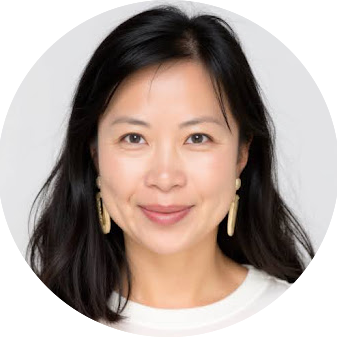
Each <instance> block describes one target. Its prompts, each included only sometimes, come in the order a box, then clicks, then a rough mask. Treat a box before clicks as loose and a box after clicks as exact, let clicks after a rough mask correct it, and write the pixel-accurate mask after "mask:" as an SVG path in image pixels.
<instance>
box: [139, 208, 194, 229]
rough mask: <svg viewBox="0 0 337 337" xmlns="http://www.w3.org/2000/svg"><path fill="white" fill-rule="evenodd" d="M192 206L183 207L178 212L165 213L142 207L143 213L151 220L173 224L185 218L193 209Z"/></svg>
mask: <svg viewBox="0 0 337 337" xmlns="http://www.w3.org/2000/svg"><path fill="white" fill-rule="evenodd" d="M191 208H192V206H191V207H188V208H185V209H182V210H180V211H177V212H171V213H163V212H154V211H150V210H148V209H146V208H144V207H140V209H141V210H142V211H143V213H144V214H145V215H146V216H147V217H148V218H149V219H150V220H151V221H154V222H156V223H159V224H162V225H171V224H174V223H176V222H178V221H179V220H181V219H183V218H184V217H185V216H186V215H187V214H188V213H189V212H190V210H191Z"/></svg>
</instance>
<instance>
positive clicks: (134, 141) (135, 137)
mask: <svg viewBox="0 0 337 337" xmlns="http://www.w3.org/2000/svg"><path fill="white" fill-rule="evenodd" d="M128 137H130V138H129V140H130V141H127V143H129V144H142V143H139V142H138V141H139V139H140V138H142V136H141V135H139V134H138V133H128V134H127V135H125V136H123V137H122V139H121V140H124V139H127V138H128Z"/></svg>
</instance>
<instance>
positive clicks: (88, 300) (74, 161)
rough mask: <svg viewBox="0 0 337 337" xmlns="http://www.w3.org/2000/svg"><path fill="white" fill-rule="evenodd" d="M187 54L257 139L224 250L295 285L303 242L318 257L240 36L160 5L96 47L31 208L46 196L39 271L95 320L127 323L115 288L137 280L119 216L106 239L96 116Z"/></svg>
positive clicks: (36, 241)
mask: <svg viewBox="0 0 337 337" xmlns="http://www.w3.org/2000/svg"><path fill="white" fill-rule="evenodd" d="M182 59H186V60H196V61H198V62H201V63H202V64H203V65H204V66H205V67H206V69H207V70H208V72H209V74H210V75H211V78H212V81H213V85H214V91H215V93H216V95H217V98H218V100H219V104H220V106H221V109H222V112H223V114H224V116H225V118H226V111H225V107H224V103H223V102H224V101H223V93H225V95H226V99H227V100H228V103H229V106H230V109H231V112H232V113H233V116H234V118H235V119H236V121H237V123H238V125H239V132H240V137H239V140H240V143H241V144H242V143H243V142H248V141H249V140H251V145H250V150H249V159H248V162H247V165H246V167H245V169H244V170H243V172H242V174H241V177H240V178H241V180H242V188H241V189H240V190H239V191H238V194H239V196H240V203H239V209H238V215H237V219H236V227H235V234H234V236H232V237H229V236H228V235H227V233H226V224H227V215H226V217H225V218H224V219H223V221H221V223H220V224H219V227H218V235H217V244H218V245H219V247H220V248H221V250H222V252H223V253H224V254H225V255H226V256H228V257H229V258H231V259H233V260H234V261H236V262H238V263H240V264H250V265H253V266H255V267H256V268H259V269H261V270H264V271H266V272H267V273H269V274H270V275H273V276H276V277H278V278H280V279H283V280H286V281H288V282H290V283H293V282H295V280H296V279H297V278H298V277H299V276H300V275H301V273H302V272H303V271H304V269H305V268H306V266H305V263H304V260H303V259H304V256H303V253H301V251H300V249H299V248H304V251H305V252H307V253H308V255H309V256H310V258H313V257H314V250H313V246H312V243H311V241H310V238H309V237H308V235H307V234H306V233H305V230H304V229H303V227H301V225H300V223H299V221H298V219H297V218H296V216H295V215H294V214H293V212H292V211H291V209H290V208H289V207H288V206H287V205H286V204H285V202H284V201H283V199H282V198H281V196H280V194H279V192H278V187H277V186H278V182H277V176H276V169H275V166H276V164H275V163H276V157H275V153H274V148H275V127H274V125H273V123H272V120H271V118H270V116H269V114H268V111H267V109H266V107H265V105H264V103H263V100H262V95H261V90H260V88H259V85H258V83H257V82H256V79H255V78H254V75H253V72H252V70H251V68H250V66H249V64H248V62H247V59H246V57H245V55H244V53H243V50H242V47H241V44H240V41H239V39H238V37H237V35H236V33H235V32H234V31H233V29H232V28H231V27H230V26H229V25H228V24H227V23H226V22H225V21H224V20H223V19H221V18H219V17H217V16H215V15H210V14H207V13H199V14H198V15H194V16H192V17H189V16H188V15H187V14H186V13H184V12H183V11H182V10H181V9H179V8H176V7H174V6H166V5H161V6H156V7H154V8H152V9H149V10H146V11H143V12H141V13H139V14H137V15H135V16H133V17H131V18H129V19H128V20H126V21H124V22H123V23H122V24H120V25H119V26H118V27H117V28H115V29H114V30H113V31H112V32H111V33H110V34H109V35H108V36H107V37H106V38H105V39H104V40H103V41H102V42H101V44H100V45H99V46H98V48H97V49H96V50H95V52H94V53H93V55H92V57H91V59H90V61H89V62H88V64H87V66H86V67H85V69H84V72H83V74H82V76H81V78H80V80H79V83H78V86H77V89H76V92H75V95H74V98H73V102H72V111H71V114H70V117H69V122H68V127H67V132H66V136H65V139H64V141H63V144H62V148H61V151H60V154H59V157H58V159H57V161H56V164H55V166H54V168H53V170H52V172H51V174H50V176H49V177H48V178H47V180H46V181H45V183H44V185H43V186H42V188H41V190H40V191H39V193H38V195H37V196H36V198H35V199H34V202H33V204H32V207H31V211H30V214H29V221H30V220H31V215H32V211H33V208H34V205H35V204H36V201H37V200H39V203H38V206H37V209H36V213H35V216H34V224H35V225H36V226H35V228H34V232H33V235H32V236H31V238H30V241H29V244H28V247H27V252H26V258H27V256H28V254H29V253H30V257H29V258H27V260H28V261H29V263H30V265H31V268H32V269H33V271H34V272H35V273H36V274H37V275H38V277H39V278H40V279H41V280H42V282H43V283H44V284H45V285H46V286H47V287H49V288H50V289H51V290H52V291H53V292H54V293H55V294H56V295H57V296H58V297H59V298H61V299H62V300H63V301H64V302H66V303H67V304H68V305H70V306H71V307H73V308H74V309H76V310H77V311H79V312H80V313H82V314H84V315H86V316H88V317H90V318H92V319H94V320H101V319H103V320H107V321H110V322H117V321H120V320H122V319H124V317H125V316H122V315H121V312H122V310H123V309H124V307H125V305H126V303H125V305H124V306H123V308H122V306H121V297H119V302H118V304H119V305H118V308H117V310H116V311H114V310H112V308H111V307H109V305H108V304H107V301H108V299H109V297H110V296H111V293H112V291H113V290H114V289H118V290H119V293H120V294H122V293H123V282H122V280H121V277H122V272H123V271H126V275H127V281H128V292H127V294H128V295H127V300H129V296H130V289H131V286H132V284H131V270H130V267H129V264H128V261H127V257H126V254H125V246H124V236H123V231H122V230H121V228H120V227H119V226H118V225H117V224H116V223H115V222H114V221H113V219H111V221H112V226H111V231H110V233H109V234H107V235H105V234H103V232H102V230H101V227H100V224H99V218H98V214H97V208H96V201H95V195H96V193H97V189H96V184H95V179H96V177H97V172H96V168H95V165H94V162H93V159H92V157H91V154H90V146H91V145H92V144H95V141H96V140H97V125H98V119H99V117H100V116H101V115H102V114H103V113H104V111H105V109H106V107H107V105H108V103H109V101H110V99H112V98H113V95H114V92H115V90H116V89H117V87H118V86H119V84H120V83H121V82H122V81H123V80H124V79H125V78H127V77H128V76H129V75H131V74H133V73H134V72H135V71H137V70H139V69H142V68H144V67H146V66H151V65H158V66H159V65H161V64H163V63H164V62H168V61H172V60H182ZM226 120H227V119H226Z"/></svg>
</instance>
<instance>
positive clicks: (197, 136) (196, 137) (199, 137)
mask: <svg viewBox="0 0 337 337" xmlns="http://www.w3.org/2000/svg"><path fill="white" fill-rule="evenodd" d="M202 137H206V138H208V139H209V140H211V137H210V136H208V135H206V134H204V133H194V134H193V135H191V136H190V137H189V138H192V139H194V140H196V143H193V144H204V143H205V142H204V143H203V142H202Z"/></svg>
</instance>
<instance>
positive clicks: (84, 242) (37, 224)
mask: <svg viewBox="0 0 337 337" xmlns="http://www.w3.org/2000/svg"><path fill="white" fill-rule="evenodd" d="M145 7H146V8H145ZM213 9H214V8H213ZM110 17H111V15H110ZM97 22H99V20H97V19H96V26H97ZM106 22H108V20H106V21H105V25H102V27H101V28H99V27H98V28H97V32H98V31H99V34H98V33H97V34H96V35H94V34H95V32H93V31H91V30H90V29H89V28H90V25H89V24H88V30H87V31H88V32H91V34H92V35H91V37H89V36H90V34H88V39H89V40H88V43H87V47H83V50H82V51H81V52H82V54H83V55H85V56H84V57H83V59H81V60H79V61H78V62H77V63H76V67H77V68H76V69H77V71H78V74H77V76H75V75H74V74H75V72H74V73H68V72H67V71H66V68H65V70H64V72H63V74H62V78H69V81H70V82H71V83H72V88H73V90H72V91H69V90H68V94H69V96H64V97H63V102H65V103H64V105H63V108H64V109H63V111H60V114H62V125H61V124H59V125H57V126H56V128H55V123H50V122H48V118H49V117H46V119H45V120H44V121H42V122H41V126H40V127H41V128H44V127H45V126H44V125H47V123H49V125H50V124H54V125H50V127H54V130H56V129H58V130H59V132H60V133H62V137H58V140H57V141H55V143H53V144H54V145H53V147H54V149H55V153H57V155H55V156H54V157H52V158H51V156H52V155H50V157H49V160H50V162H52V163H53V164H52V166H48V165H47V164H46V165H45V166H41V167H40V168H37V170H41V171H40V179H41V180H40V181H41V182H42V183H41V184H40V185H38V186H37V184H36V183H35V188H34V191H31V192H30V193H31V194H30V195H29V197H28V196H27V198H26V199H27V204H29V214H28V216H26V222H25V226H26V227H25V229H24V230H26V228H27V231H28V228H29V237H28V238H27V242H26V241H25V240H23V239H22V246H24V251H23V252H22V253H23V254H25V257H26V261H27V263H28V264H29V266H30V267H31V269H32V271H33V272H34V273H35V274H36V276H37V277H38V279H39V280H41V283H42V284H44V285H45V286H46V287H47V288H49V289H50V290H51V291H52V292H53V293H54V294H55V295H56V296H57V297H59V298H60V299H61V300H62V301H63V302H65V303H66V304H68V305H69V306H70V307H72V308H73V309H75V310H76V311H78V312H79V313H81V314H83V315H84V316H87V317H88V318H90V319H92V320H94V321H97V322H99V323H101V324H104V325H106V326H108V327H111V328H114V329H117V330H121V331H125V332H131V333H134V334H139V335H148V336H191V335H198V334H202V333H207V332H212V331H215V330H219V329H222V328H226V327H228V326H230V325H232V324H236V323H238V322H240V321H242V320H244V319H246V318H248V317H250V316H252V315H254V314H255V313H257V312H259V311H260V310H262V309H263V308H265V307H267V306H268V305H269V304H271V303H272V302H274V301H275V300H277V298H279V297H280V296H281V295H282V294H284V293H285V292H286V291H287V290H288V289H289V288H290V287H291V286H292V285H293V284H294V283H295V282H296V280H298V279H299V277H300V276H301V275H302V274H303V272H304V271H305V269H306V268H307V266H308V264H309V263H310V262H311V260H312V259H313V258H314V256H315V254H316V251H317V248H318V242H319V240H316V241H315V238H314V236H315V229H313V228H315V219H314V217H312V218H311V217H310V214H309V213H306V211H305V209H306V208H305V207H304V206H303V204H301V202H302V199H301V198H296V196H297V195H296V194H292V192H291V191H292V189H291V188H294V189H296V188H297V187H300V185H296V184H295V185H292V186H291V181H297V180H296V179H297V178H296V177H297V176H296V172H294V171H293V170H291V169H290V167H291V166H290V165H289V166H288V167H287V169H285V170H284V171H282V174H284V175H283V176H282V177H283V180H282V181H283V182H284V185H282V186H290V188H289V189H287V188H286V187H283V188H281V186H280V181H279V173H280V171H281V170H282V164H284V163H285V164H286V163H287V162H286V160H284V161H278V160H279V158H281V157H282V155H283V154H284V155H285V156H284V157H282V158H283V159H284V158H292V159H295V158H294V157H290V156H291V153H290V152H287V151H284V152H282V151H283V150H284V148H282V146H281V145H279V143H278V139H279V138H278V137H279V136H287V135H290V134H291V131H290V129H291V127H289V128H288V129H287V126H286V125H284V128H283V129H282V127H281V128H280V129H282V130H280V133H278V130H279V129H278V127H276V124H277V122H278V121H282V113H283V112H282V109H279V110H278V108H277V107H275V105H274V106H272V105H271V104H270V102H275V101H276V99H274V98H272V96H268V94H267V92H268V91H265V90H264V86H265V83H267V81H265V82H264V84H262V83H261V82H260V78H261V74H262V77H263V71H266V72H265V74H266V73H267V71H268V70H266V69H267V66H265V64H263V63H260V64H259V63H258V62H256V63H254V67H253V66H252V64H253V62H251V60H253V58H254V57H253V52H251V47H252V46H253V43H252V44H251V45H250V46H249V45H248V44H247V45H246V44H245V43H244V42H243V40H242V39H241V35H240V34H239V30H237V29H236V28H235V27H236V25H235V20H234V19H233V17H232V19H231V18H230V17H228V19H226V17H224V16H223V15H222V14H221V13H219V14H216V13H215V11H214V10H213V11H212V10H211V7H210V10H207V9H206V6H204V7H201V6H200V7H198V4H197V3H190V5H189V6H188V5H185V7H184V5H178V4H177V5H173V4H172V5H170V4H169V3H167V4H163V3H157V4H156V2H155V1H154V2H153V3H152V4H151V3H150V2H149V3H147V5H146V6H144V5H143V7H142V8H141V7H140V5H139V8H138V7H136V6H135V7H134V9H133V10H130V11H128V12H127V14H126V12H125V13H124V15H123V17H120V19H119V20H118V19H117V18H116V20H115V21H111V20H110V24H107V23H106ZM240 31H241V30H240ZM254 34H256V31H254V30H250V31H247V35H246V38H247V37H251V39H254V37H252V36H253V35H254ZM89 41H90V42H89ZM275 43H276V42H275ZM81 45H83V46H85V45H86V42H85V39H84V40H82V42H81ZM68 47H69V49H68V51H67V53H71V50H72V49H71V48H76V47H74V46H71V45H70V44H69V45H68ZM260 47H261V46H259V48H260ZM79 48H80V47H79ZM85 48H87V49H85ZM264 48H266V49H268V48H272V46H271V45H270V46H264ZM67 53H64V54H60V53H59V54H58V56H57V57H55V59H59V62H60V63H61V62H64V64H66V61H65V60H66V59H67ZM39 62H40V61H39ZM41 62H42V59H41ZM69 62H72V61H69ZM73 62H75V60H74V61H73ZM270 62H271V63H270V64H273V67H275V68H277V67H278V68H279V67H282V65H281V64H276V63H275V62H274V63H273V60H271V61H270ZM285 62H288V61H287V60H285ZM289 62H290V61H289ZM46 64H47V62H46V63H45V65H44V67H45V68H46ZM256 65H259V66H260V67H261V68H263V69H264V70H262V71H261V70H260V72H259V70H258V69H257V68H258V67H255V66H256ZM41 69H42V68H41ZM41 71H42V70H41ZM271 73H272V72H271ZM266 78H267V77H265V79H266ZM269 80H270V82H271V83H272V82H273V81H275V82H277V81H279V79H277V78H269ZM289 81H291V79H289ZM52 82H53V81H51V82H50V83H51V84H50V88H49V89H50V92H53V93H55V92H57V90H54V89H55V88H56V85H57V84H52ZM42 83H43V82H42V81H41V82H40V83H39V85H41V86H43V84H42ZM273 83H274V82H273ZM53 85H55V87H54V86H53ZM36 92H38V90H37V91H36ZM278 94H279V95H278V97H279V98H278V99H280V100H287V97H285V96H284V95H283V93H282V92H279V93H278ZM38 95H39V94H38V93H36V96H35V98H36V99H37V98H38ZM53 95H54V94H53ZM53 97H56V94H55V96H53ZM32 99H34V97H32ZM49 100H50V102H51V103H50V104H51V105H52V104H53V103H52V101H53V100H52V99H50V98H49ZM285 114H287V112H285ZM289 116H290V117H289V118H290V119H289V125H290V124H292V123H294V121H295V123H296V121H297V120H296V118H297V117H296V116H295V115H291V114H290V113H289ZM27 118H28V117H27ZM308 119H309V117H308ZM43 122H45V124H43ZM302 123H304V124H305V122H302ZM308 123H309V122H308ZM281 124H282V123H280V124H277V125H281ZM304 124H303V125H304ZM61 127H62V128H63V129H62V130H61V129H60V128H61ZM60 130H61V131H60ZM288 131H289V133H288V134H287V132H288ZM53 132H54V131H53ZM327 134H328V133H327ZM32 137H34V135H32ZM299 137H300V136H299ZM285 138H286V137H285ZM289 139H290V140H289V143H288V145H289V144H292V143H293V144H296V142H297V141H298V139H294V138H291V137H290V136H289ZM43 141H44V140H43V139H39V140H36V142H39V144H41V146H43ZM294 148H296V146H294ZM294 151H296V150H294ZM294 153H296V152H294ZM287 156H289V157H287ZM41 160H42V159H41ZM298 160H299V161H300V160H301V157H300V156H299V157H298ZM294 161H296V160H294ZM28 162H29V161H28V160H27V163H28ZM292 164H293V163H292ZM27 165H29V164H27ZM36 166H37V165H36ZM301 174H303V176H304V175H305V173H301ZM327 174H328V173H327ZM288 178H289V180H288ZM291 179H293V180H291ZM317 179H318V178H317ZM286 184H288V185H286ZM292 197H293V198H294V199H296V200H297V202H298V204H293V203H292V202H290V200H291V198H292ZM296 200H295V202H296ZM332 201H333V200H332ZM332 201H331V203H332ZM307 208H308V207H307ZM325 213H326V212H325ZM325 216H327V217H328V216H329V215H325ZM330 216H331V215H330ZM310 222H311V224H310ZM326 222H327V223H326V224H325V226H327V225H328V220H327V221H326ZM308 223H309V224H308ZM28 225H29V226H28ZM20 226H21V230H22V228H23V225H22V224H21V225H20ZM316 227H317V226H316ZM325 228H326V227H325ZM22 231H23V230H22ZM317 231H318V229H317ZM320 231H321V232H323V231H324V228H321V229H320Z"/></svg>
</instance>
